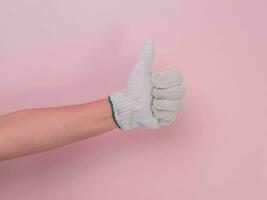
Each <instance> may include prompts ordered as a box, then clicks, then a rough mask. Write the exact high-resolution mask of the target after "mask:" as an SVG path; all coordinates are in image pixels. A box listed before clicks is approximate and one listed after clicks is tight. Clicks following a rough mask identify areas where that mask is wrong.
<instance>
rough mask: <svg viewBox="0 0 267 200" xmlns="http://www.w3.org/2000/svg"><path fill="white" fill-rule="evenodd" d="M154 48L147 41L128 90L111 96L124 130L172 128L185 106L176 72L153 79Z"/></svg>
mask: <svg viewBox="0 0 267 200" xmlns="http://www.w3.org/2000/svg"><path fill="white" fill-rule="evenodd" d="M153 58H154V45H153V42H152V41H151V40H149V41H146V42H145V44H144V47H143V50H142V53H141V55H140V57H139V60H138V62H137V64H136V65H135V66H134V68H133V69H132V71H131V73H130V76H129V79H128V82H127V84H126V87H125V88H124V89H122V90H120V91H117V92H115V93H113V94H112V95H110V101H111V103H112V107H113V111H114V118H115V119H114V120H115V121H116V123H117V124H118V126H119V127H120V128H121V129H123V130H129V129H132V128H136V127H146V128H158V127H160V126H162V125H169V124H170V123H172V122H173V121H174V119H175V115H176V112H177V111H178V110H179V109H180V107H181V106H182V104H183V102H182V99H181V98H182V97H183V95H184V93H185V92H184V88H183V86H182V85H181V83H182V79H181V76H180V74H178V73H177V72H176V71H173V70H171V71H165V72H161V73H158V74H155V75H153V76H152V73H151V72H150V68H151V65H152V63H153Z"/></svg>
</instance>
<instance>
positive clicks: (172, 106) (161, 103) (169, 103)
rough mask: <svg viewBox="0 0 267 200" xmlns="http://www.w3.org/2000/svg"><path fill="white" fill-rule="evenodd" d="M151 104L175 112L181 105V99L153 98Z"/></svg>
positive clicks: (159, 108)
mask: <svg viewBox="0 0 267 200" xmlns="http://www.w3.org/2000/svg"><path fill="white" fill-rule="evenodd" d="M153 106H155V107H156V108H157V109H158V110H167V111H173V112H176V111H178V110H180V109H181V108H182V106H183V99H175V100H169V99H155V98H154V99H153Z"/></svg>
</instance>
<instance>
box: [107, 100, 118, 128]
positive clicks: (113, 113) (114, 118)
mask: <svg viewBox="0 0 267 200" xmlns="http://www.w3.org/2000/svg"><path fill="white" fill-rule="evenodd" d="M108 101H109V103H110V106H111V111H112V119H113V121H114V122H115V124H116V125H117V127H118V128H119V129H121V127H120V125H119V124H118V122H117V120H116V117H115V111H114V106H113V103H112V101H111V98H110V96H108Z"/></svg>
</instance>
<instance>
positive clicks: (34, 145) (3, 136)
mask: <svg viewBox="0 0 267 200" xmlns="http://www.w3.org/2000/svg"><path fill="white" fill-rule="evenodd" d="M115 128H117V126H116V124H115V123H114V121H113V119H112V109H111V106H110V103H109V101H108V99H107V98H104V99H101V100H98V101H94V102H90V103H85V104H79V105H71V106H62V107H52V108H34V109H26V110H20V111H16V112H13V113H9V114H6V115H3V116H0V160H8V159H13V158H17V157H21V156H26V155H30V154H35V153H39V152H43V151H47V150H51V149H55V148H58V147H61V146H64V145H67V144H70V143H74V142H77V141H80V140H84V139H87V138H90V137H94V136H97V135H99V134H102V133H106V132H108V131H110V130H112V129H115Z"/></svg>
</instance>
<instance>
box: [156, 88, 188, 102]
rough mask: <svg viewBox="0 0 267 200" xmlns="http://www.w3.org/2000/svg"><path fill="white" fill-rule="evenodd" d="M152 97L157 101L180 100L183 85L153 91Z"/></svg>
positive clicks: (182, 93) (183, 90)
mask: <svg viewBox="0 0 267 200" xmlns="http://www.w3.org/2000/svg"><path fill="white" fill-rule="evenodd" d="M152 93H153V96H154V98H157V99H180V98H182V97H183V96H184V95H185V89H184V86H183V85H177V86H174V87H170V88H166V89H158V88H154V89H153V92H152Z"/></svg>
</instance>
